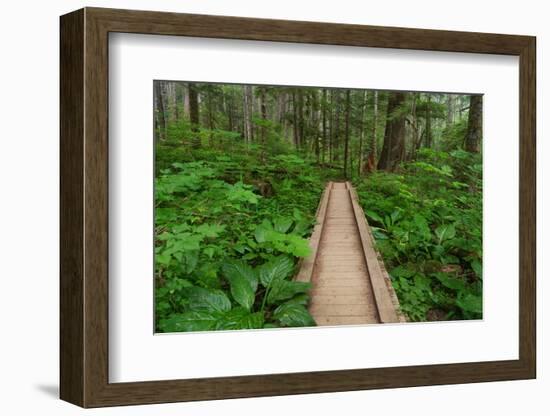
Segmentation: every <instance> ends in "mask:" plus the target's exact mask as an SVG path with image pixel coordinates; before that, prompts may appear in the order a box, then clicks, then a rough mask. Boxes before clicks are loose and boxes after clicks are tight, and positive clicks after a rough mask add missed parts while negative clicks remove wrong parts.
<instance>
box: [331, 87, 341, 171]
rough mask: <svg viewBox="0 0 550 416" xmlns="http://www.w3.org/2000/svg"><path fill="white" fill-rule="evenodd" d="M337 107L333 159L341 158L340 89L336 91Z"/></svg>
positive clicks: (335, 108)
mask: <svg viewBox="0 0 550 416" xmlns="http://www.w3.org/2000/svg"><path fill="white" fill-rule="evenodd" d="M334 96H335V107H334V110H335V112H334V137H333V138H332V158H333V161H335V162H337V161H338V160H339V154H338V153H337V150H340V91H338V90H337V91H335V92H334Z"/></svg>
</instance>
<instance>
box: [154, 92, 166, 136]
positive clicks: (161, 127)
mask: <svg viewBox="0 0 550 416" xmlns="http://www.w3.org/2000/svg"><path fill="white" fill-rule="evenodd" d="M153 84H154V90H155V100H154V102H155V105H156V108H155V116H156V121H157V126H158V128H157V129H156V139H157V141H160V140H164V139H165V138H166V118H165V112H164V102H163V98H162V81H155V82H154V83H153Z"/></svg>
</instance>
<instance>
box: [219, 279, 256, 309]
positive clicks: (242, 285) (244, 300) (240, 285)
mask: <svg viewBox="0 0 550 416" xmlns="http://www.w3.org/2000/svg"><path fill="white" fill-rule="evenodd" d="M226 277H227V280H229V285H230V287H231V295H232V296H233V299H235V301H236V302H237V303H238V304H239V305H241V306H242V307H244V308H246V309H247V310H250V308H251V307H252V305H253V304H254V299H255V295H256V293H255V290H253V289H252V287H251V285H250V282H249V281H248V279H247V278H246V277H244V276H243V275H241V274H233V275H226Z"/></svg>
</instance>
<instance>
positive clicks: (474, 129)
mask: <svg viewBox="0 0 550 416" xmlns="http://www.w3.org/2000/svg"><path fill="white" fill-rule="evenodd" d="M482 124H483V97H482V96H481V95H472V96H470V112H469V113H468V130H467V131H466V146H465V148H466V150H467V151H468V152H474V153H478V152H479V147H480V143H481V136H482V134H483V132H482V128H483V127H482Z"/></svg>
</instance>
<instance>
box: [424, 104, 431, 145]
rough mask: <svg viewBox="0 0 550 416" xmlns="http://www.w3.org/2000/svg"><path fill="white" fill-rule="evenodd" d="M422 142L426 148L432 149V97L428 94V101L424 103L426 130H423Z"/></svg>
mask: <svg viewBox="0 0 550 416" xmlns="http://www.w3.org/2000/svg"><path fill="white" fill-rule="evenodd" d="M424 140H425V142H424V143H425V144H426V147H427V148H431V147H432V144H433V143H432V141H433V136H432V96H431V95H430V94H428V101H427V103H426V129H425V130H424Z"/></svg>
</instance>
